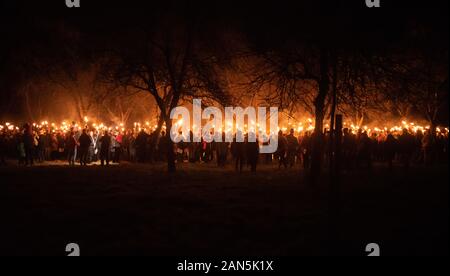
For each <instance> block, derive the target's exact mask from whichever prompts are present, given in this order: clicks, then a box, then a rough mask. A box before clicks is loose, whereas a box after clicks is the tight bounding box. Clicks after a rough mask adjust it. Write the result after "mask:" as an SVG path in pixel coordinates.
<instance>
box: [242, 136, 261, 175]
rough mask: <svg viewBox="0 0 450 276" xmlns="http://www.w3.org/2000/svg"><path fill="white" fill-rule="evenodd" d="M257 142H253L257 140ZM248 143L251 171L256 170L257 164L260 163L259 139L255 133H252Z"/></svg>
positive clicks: (247, 149)
mask: <svg viewBox="0 0 450 276" xmlns="http://www.w3.org/2000/svg"><path fill="white" fill-rule="evenodd" d="M255 140H256V142H252V141H255ZM245 145H246V151H247V159H248V164H249V165H250V168H251V171H252V172H256V166H257V165H258V158H259V141H258V139H257V138H256V134H255V133H250V134H249V137H248V140H247V143H246V144H245Z"/></svg>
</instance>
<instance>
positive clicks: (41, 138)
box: [37, 130, 47, 163]
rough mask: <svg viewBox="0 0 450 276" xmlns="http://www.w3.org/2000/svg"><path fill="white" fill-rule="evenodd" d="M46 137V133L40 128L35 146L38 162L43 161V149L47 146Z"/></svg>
mask: <svg viewBox="0 0 450 276" xmlns="http://www.w3.org/2000/svg"><path fill="white" fill-rule="evenodd" d="M46 139H47V135H46V134H45V133H44V131H43V130H41V132H40V134H39V138H38V146H37V156H38V160H39V163H43V162H44V161H45V149H46V148H47V145H46Z"/></svg>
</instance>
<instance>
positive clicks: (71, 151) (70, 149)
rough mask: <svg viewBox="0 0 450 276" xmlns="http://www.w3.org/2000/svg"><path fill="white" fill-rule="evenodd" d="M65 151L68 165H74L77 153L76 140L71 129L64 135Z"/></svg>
mask: <svg viewBox="0 0 450 276" xmlns="http://www.w3.org/2000/svg"><path fill="white" fill-rule="evenodd" d="M66 151H67V160H68V161H69V165H70V166H74V165H75V159H76V156H77V155H76V154H77V140H76V139H75V133H74V132H73V130H72V131H70V132H69V134H68V135H67V137H66Z"/></svg>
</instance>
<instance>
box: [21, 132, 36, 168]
mask: <svg viewBox="0 0 450 276" xmlns="http://www.w3.org/2000/svg"><path fill="white" fill-rule="evenodd" d="M24 128H25V131H24V134H23V144H24V147H25V165H26V166H33V165H34V160H33V155H34V135H33V130H32V129H31V126H30V125H29V124H25V127H24Z"/></svg>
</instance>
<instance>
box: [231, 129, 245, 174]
mask: <svg viewBox="0 0 450 276" xmlns="http://www.w3.org/2000/svg"><path fill="white" fill-rule="evenodd" d="M240 136H242V132H241V131H238V133H237V135H236V136H235V137H234V139H233V143H232V144H231V152H232V153H233V156H234V158H235V168H236V171H237V172H240V173H241V172H242V169H243V168H244V163H245V144H244V143H243V142H238V141H237V137H240Z"/></svg>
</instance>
